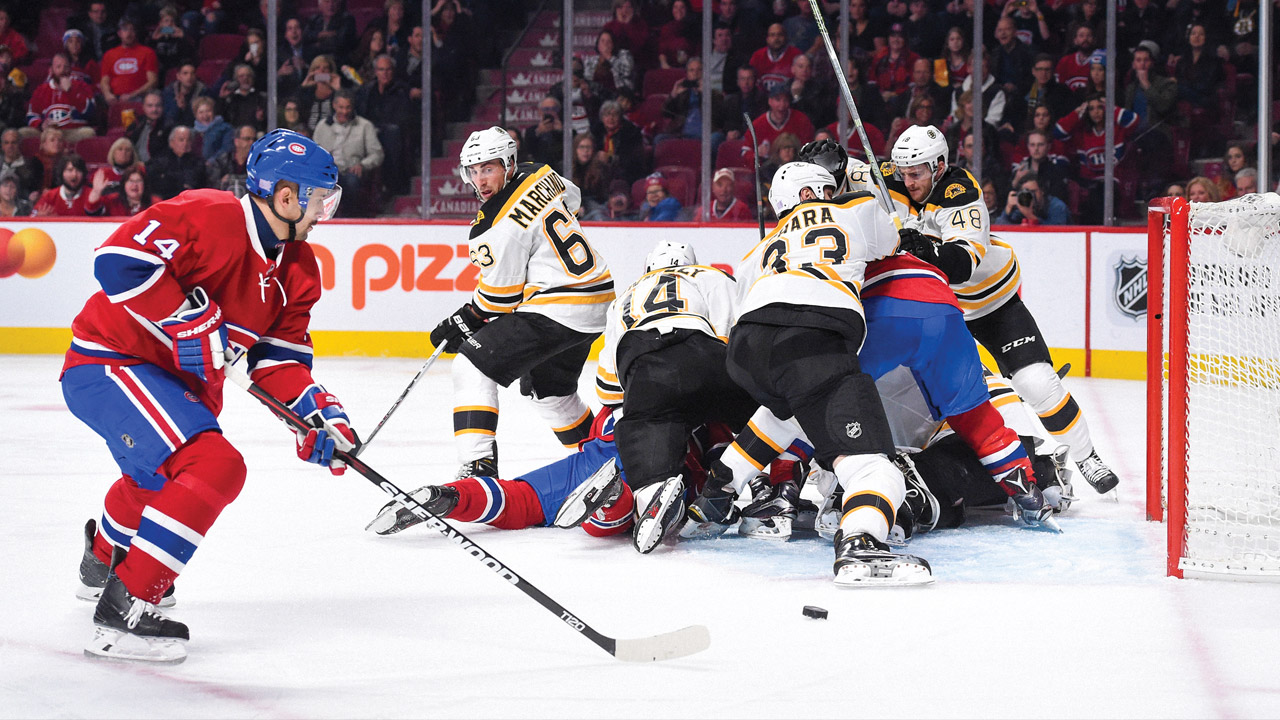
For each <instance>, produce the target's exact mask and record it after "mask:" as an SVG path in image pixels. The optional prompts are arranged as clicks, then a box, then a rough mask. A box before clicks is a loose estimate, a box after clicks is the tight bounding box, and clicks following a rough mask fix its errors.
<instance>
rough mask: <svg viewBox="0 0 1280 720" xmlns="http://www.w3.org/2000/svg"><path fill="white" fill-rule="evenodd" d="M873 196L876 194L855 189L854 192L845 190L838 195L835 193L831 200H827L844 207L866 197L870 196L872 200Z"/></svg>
mask: <svg viewBox="0 0 1280 720" xmlns="http://www.w3.org/2000/svg"><path fill="white" fill-rule="evenodd" d="M875 197H876V196H875V195H874V194H872V193H871V192H869V191H867V190H857V191H855V192H847V193H842V194H840V195H837V196H835V197H833V198H831V200H829V201H828V202H830V203H831V204H833V205H839V206H840V207H846V206H849V205H852V204H854V203H855V201H858V200H865V199H867V198H871V199H872V200H874V199H875Z"/></svg>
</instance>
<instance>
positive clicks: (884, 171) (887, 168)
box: [880, 160, 898, 177]
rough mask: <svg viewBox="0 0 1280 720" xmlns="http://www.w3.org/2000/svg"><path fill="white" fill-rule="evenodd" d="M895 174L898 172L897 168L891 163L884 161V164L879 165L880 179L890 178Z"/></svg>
mask: <svg viewBox="0 0 1280 720" xmlns="http://www.w3.org/2000/svg"><path fill="white" fill-rule="evenodd" d="M896 172H898V166H897V165H894V164H893V163H892V162H889V161H888V160H885V161H884V162H882V163H880V176H881V177H891V176H893V174H894V173H896Z"/></svg>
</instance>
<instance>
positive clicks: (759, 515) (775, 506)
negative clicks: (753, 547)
mask: <svg viewBox="0 0 1280 720" xmlns="http://www.w3.org/2000/svg"><path fill="white" fill-rule="evenodd" d="M749 487H750V488H751V497H752V500H751V503H750V504H748V505H747V506H746V507H744V508H743V509H742V522H741V523H739V524H738V534H739V535H745V536H746V537H754V538H764V539H766V540H790V539H791V531H792V527H793V525H794V523H795V521H796V517H797V516H798V515H799V506H800V486H799V485H798V484H796V481H794V480H784V481H783V482H780V483H778V484H777V485H770V484H769V478H767V477H763V476H760V477H757V478H755V479H754V480H752V481H751V483H750V485H749ZM814 511H815V514H816V511H817V508H814Z"/></svg>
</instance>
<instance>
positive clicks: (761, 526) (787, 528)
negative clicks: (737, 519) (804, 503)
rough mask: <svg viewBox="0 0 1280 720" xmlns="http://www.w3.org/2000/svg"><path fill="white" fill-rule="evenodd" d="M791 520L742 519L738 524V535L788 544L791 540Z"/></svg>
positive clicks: (777, 518) (782, 518) (784, 518)
mask: <svg viewBox="0 0 1280 720" xmlns="http://www.w3.org/2000/svg"><path fill="white" fill-rule="evenodd" d="M791 526H792V523H791V518H789V517H777V516H775V517H772V518H768V519H764V520H762V519H759V518H750V517H748V518H742V522H741V523H739V524H738V534H739V535H742V536H743V537H749V538H757V539H759V540H776V541H778V542H786V541H787V540H790V539H791Z"/></svg>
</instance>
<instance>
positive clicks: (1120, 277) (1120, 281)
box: [1112, 256, 1147, 320]
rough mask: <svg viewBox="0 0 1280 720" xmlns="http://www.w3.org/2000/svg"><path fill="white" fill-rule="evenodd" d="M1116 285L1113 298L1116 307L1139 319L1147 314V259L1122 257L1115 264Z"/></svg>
mask: <svg viewBox="0 0 1280 720" xmlns="http://www.w3.org/2000/svg"><path fill="white" fill-rule="evenodd" d="M1115 271H1116V286H1115V292H1114V293H1113V294H1112V298H1113V299H1114V300H1115V303H1116V308H1118V309H1119V310H1120V312H1122V313H1124V314H1125V315H1127V316H1128V317H1131V318H1133V319H1134V320H1137V319H1138V318H1140V317H1142V316H1143V315H1146V314H1147V261H1146V260H1140V259H1138V258H1136V257H1134V258H1126V257H1124V256H1121V257H1120V262H1118V263H1116V265H1115Z"/></svg>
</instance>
